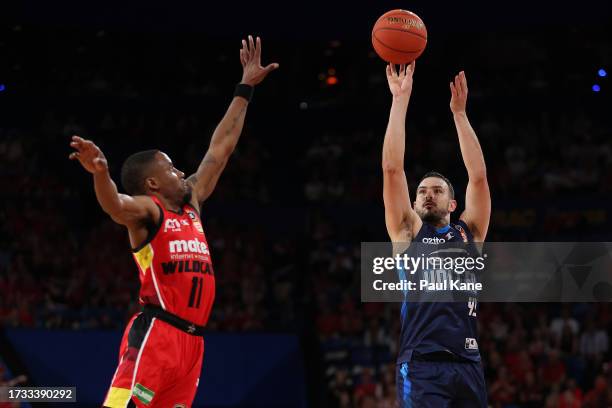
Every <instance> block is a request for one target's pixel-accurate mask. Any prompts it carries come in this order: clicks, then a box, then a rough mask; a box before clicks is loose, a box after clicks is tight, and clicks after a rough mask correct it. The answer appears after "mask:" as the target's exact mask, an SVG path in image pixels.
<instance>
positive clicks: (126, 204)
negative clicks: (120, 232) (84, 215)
mask: <svg viewBox="0 0 612 408" xmlns="http://www.w3.org/2000/svg"><path fill="white" fill-rule="evenodd" d="M109 215H110V216H111V218H112V219H113V221H115V222H116V223H118V224H121V225H125V226H128V227H129V226H133V225H139V224H140V225H142V224H145V223H148V222H149V221H151V222H153V223H156V222H157V221H159V210H158V208H157V205H156V204H155V202H154V201H153V200H152V199H151V197H148V196H129V195H126V194H119V206H118V208H117V209H116V210H114V211H112V212H109Z"/></svg>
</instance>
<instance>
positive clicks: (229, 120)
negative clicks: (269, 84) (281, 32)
mask: <svg viewBox="0 0 612 408" xmlns="http://www.w3.org/2000/svg"><path fill="white" fill-rule="evenodd" d="M240 62H241V63H242V70H243V73H242V80H241V81H240V83H241V84H243V92H246V90H248V89H249V88H250V89H251V90H252V88H253V87H254V86H255V85H257V84H258V83H260V82H261V81H263V79H264V78H265V77H266V75H268V74H269V73H270V72H272V71H273V70H275V69H276V68H278V64H276V63H273V64H269V65H267V66H266V67H262V66H261V40H260V39H259V37H257V40H256V42H255V43H254V42H253V37H252V36H250V35H249V42H248V44H247V42H246V41H245V40H242V48H241V49H240ZM247 98H248V96H246V95H245V96H234V99H233V100H232V102H231V103H230V105H229V108H228V109H227V112H225V115H224V116H223V119H221V122H219V124H218V125H217V128H216V129H215V131H214V133H213V135H212V139H211V140H210V146H209V147H208V151H207V152H206V154H205V156H204V159H203V160H202V162H201V163H200V165H199V166H198V170H197V171H196V172H195V174H193V175H191V176H189V178H188V179H187V181H188V182H189V183H191V185H192V188H193V192H194V194H193V201H194V204H197V206H199V205H200V204H202V202H203V201H204V200H206V199H207V198H208V196H210V194H211V193H212V192H213V190H214V189H215V186H216V185H217V181H218V180H219V177H220V176H221V173H222V172H223V169H224V168H225V165H226V164H227V161H228V159H229V157H230V155H231V154H232V152H233V151H234V149H235V148H236V144H237V143H238V139H239V138H240V134H241V133H242V127H243V125H244V117H245V115H246V110H247V106H248V104H249V101H248V99H247Z"/></svg>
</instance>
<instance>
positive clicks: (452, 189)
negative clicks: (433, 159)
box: [419, 171, 455, 200]
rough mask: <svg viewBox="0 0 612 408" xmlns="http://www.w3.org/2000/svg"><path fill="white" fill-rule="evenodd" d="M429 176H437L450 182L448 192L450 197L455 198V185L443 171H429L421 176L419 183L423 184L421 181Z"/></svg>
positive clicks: (447, 182)
mask: <svg viewBox="0 0 612 408" xmlns="http://www.w3.org/2000/svg"><path fill="white" fill-rule="evenodd" d="M427 177H437V178H439V179H442V180H444V181H445V182H446V184H448V192H449V193H450V198H451V199H453V200H454V199H455V189H454V188H453V185H452V184H451V182H450V180H449V179H447V178H446V177H445V176H444V175H443V174H442V173H438V172H437V171H428V172H427V173H425V175H424V176H423V177H421V180H420V181H419V184H421V181H423V180H425V179H426V178H427Z"/></svg>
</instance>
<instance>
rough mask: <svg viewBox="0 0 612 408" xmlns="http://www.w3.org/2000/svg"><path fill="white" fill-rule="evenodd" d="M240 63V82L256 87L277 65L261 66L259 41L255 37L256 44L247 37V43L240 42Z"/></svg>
mask: <svg viewBox="0 0 612 408" xmlns="http://www.w3.org/2000/svg"><path fill="white" fill-rule="evenodd" d="M240 62H241V63H242V81H240V82H241V83H243V84H247V85H251V86H254V85H257V84H258V83H260V82H261V81H263V80H264V78H265V77H266V76H267V75H268V74H269V73H270V72H272V71H274V70H275V69H276V68H278V64H277V63H275V62H274V63H272V64H268V65H266V66H265V67H262V66H261V39H260V38H259V37H257V40H256V42H255V43H254V42H253V36H251V35H249V41H248V43H247V41H246V40H242V48H241V49H240Z"/></svg>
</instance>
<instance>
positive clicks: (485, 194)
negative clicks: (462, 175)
mask: <svg viewBox="0 0 612 408" xmlns="http://www.w3.org/2000/svg"><path fill="white" fill-rule="evenodd" d="M490 217H491V193H490V191H489V183H488V182H487V178H486V177H481V178H479V179H477V180H471V179H470V181H469V182H468V185H467V188H466V191H465V211H463V213H462V214H461V217H459V218H460V219H461V220H462V221H463V222H465V223H466V224H467V226H468V227H469V228H470V231H472V235H473V236H474V241H476V242H483V241H484V240H485V238H486V236H487V230H488V229H489V220H490Z"/></svg>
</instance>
